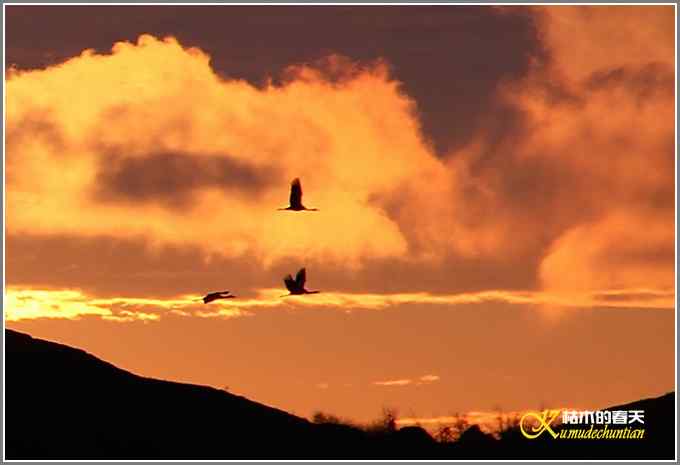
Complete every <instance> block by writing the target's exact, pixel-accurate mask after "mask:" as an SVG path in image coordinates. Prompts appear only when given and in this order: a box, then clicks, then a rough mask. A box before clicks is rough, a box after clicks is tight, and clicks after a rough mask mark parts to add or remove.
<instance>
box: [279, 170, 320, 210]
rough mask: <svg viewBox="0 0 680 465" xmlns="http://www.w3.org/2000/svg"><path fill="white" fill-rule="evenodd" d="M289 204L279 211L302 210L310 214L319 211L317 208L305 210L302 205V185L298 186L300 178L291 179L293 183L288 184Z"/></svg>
mask: <svg viewBox="0 0 680 465" xmlns="http://www.w3.org/2000/svg"><path fill="white" fill-rule="evenodd" d="M289 203H290V205H288V206H287V207H286V208H279V210H293V211H296V212H299V211H304V210H307V211H311V212H316V211H319V209H318V208H307V207H305V206H304V205H302V184H300V178H295V179H293V182H291V183H290V201H289Z"/></svg>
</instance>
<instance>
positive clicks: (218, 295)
mask: <svg viewBox="0 0 680 465" xmlns="http://www.w3.org/2000/svg"><path fill="white" fill-rule="evenodd" d="M234 298H236V296H235V295H232V294H229V291H219V292H211V293H210V294H208V295H206V296H205V297H203V303H204V304H208V303H210V302H212V301H213V300H219V299H234Z"/></svg>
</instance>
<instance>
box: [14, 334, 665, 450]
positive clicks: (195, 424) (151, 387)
mask: <svg viewBox="0 0 680 465" xmlns="http://www.w3.org/2000/svg"><path fill="white" fill-rule="evenodd" d="M5 349H6V372H5V375H6V381H5V389H6V399H5V406H6V410H5V415H6V417H5V421H6V423H5V425H6V432H5V434H6V437H5V438H6V443H5V444H6V452H5V454H6V458H7V459H312V458H315V459H362V458H365V459H446V458H448V459H463V458H465V459H494V458H498V459H538V458H546V459H569V458H582V459H673V458H674V445H675V443H674V441H675V395H674V393H669V394H666V395H664V396H662V397H659V398H655V399H646V400H642V401H638V402H634V403H632V404H628V405H625V406H619V407H612V408H611V409H612V410H635V409H643V410H645V425H644V426H645V430H646V432H645V439H642V440H554V439H552V438H550V437H549V436H548V434H543V435H542V436H541V437H540V438H538V439H535V440H529V439H526V438H524V437H523V436H522V435H521V434H520V433H519V431H518V430H516V429H515V430H509V431H506V432H505V433H504V434H503V435H502V439H500V440H498V439H495V438H494V437H492V436H490V435H486V434H484V433H482V432H481V431H479V430H478V429H477V428H474V427H473V428H471V429H470V430H468V431H467V432H466V433H464V434H463V436H462V437H461V438H460V439H459V440H458V441H457V442H451V443H438V442H436V441H434V440H433V439H432V438H431V437H430V436H429V435H428V434H427V433H426V432H425V431H424V430H423V429H421V428H418V427H407V428H401V429H398V430H394V431H384V432H382V433H379V434H378V433H371V432H366V431H363V430H360V429H358V428H354V427H351V426H347V425H341V424H315V423H311V422H309V421H307V420H305V419H303V418H299V417H296V416H293V415H290V414H288V413H286V412H283V411H281V410H277V409H274V408H271V407H267V406H265V405H262V404H258V403H256V402H252V401H250V400H248V399H246V398H244V397H240V396H236V395H233V394H230V393H227V392H225V391H221V390H218V389H213V388H209V387H204V386H196V385H190V384H181V383H173V382H168V381H160V380H155V379H150V378H143V377H140V376H136V375H134V374H132V373H129V372H127V371H124V370H121V369H119V368H116V367H115V366H113V365H111V364H109V363H106V362H104V361H102V360H99V359H97V358H96V357H93V356H92V355H89V354H87V353H86V352H83V351H82V350H78V349H74V348H71V347H68V346H64V345H61V344H56V343H53V342H48V341H44V340H40V339H34V338H32V337H31V336H29V335H27V334H22V333H18V332H16V331H12V330H5Z"/></svg>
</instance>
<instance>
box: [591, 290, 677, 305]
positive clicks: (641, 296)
mask: <svg viewBox="0 0 680 465" xmlns="http://www.w3.org/2000/svg"><path fill="white" fill-rule="evenodd" d="M674 295H675V292H673V291H669V292H665V293H660V292H652V291H640V292H626V293H607V292H596V293H594V294H593V297H594V298H595V299H596V300H600V301H605V302H612V303H613V304H615V303H625V302H644V301H655V300H658V299H659V298H673V296H674Z"/></svg>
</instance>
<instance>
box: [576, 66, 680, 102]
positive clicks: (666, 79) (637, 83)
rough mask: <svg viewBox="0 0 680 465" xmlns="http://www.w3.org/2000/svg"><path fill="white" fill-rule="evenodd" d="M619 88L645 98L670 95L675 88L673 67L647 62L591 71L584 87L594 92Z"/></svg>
mask: <svg viewBox="0 0 680 465" xmlns="http://www.w3.org/2000/svg"><path fill="white" fill-rule="evenodd" d="M615 87H618V88H621V89H623V90H624V91H625V92H626V95H628V96H634V97H636V98H637V99H639V100H647V99H649V98H652V97H654V96H656V95H661V96H666V97H672V96H673V91H674V89H675V74H674V73H673V69H672V68H670V67H669V66H667V65H665V64H663V63H649V64H647V65H644V66H642V67H632V66H620V67H616V68H613V69H607V70H600V71H597V72H595V73H593V74H592V75H591V76H590V78H589V79H588V81H587V83H586V88H587V89H588V90H590V91H593V92H596V91H600V90H603V89H611V88H615Z"/></svg>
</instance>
